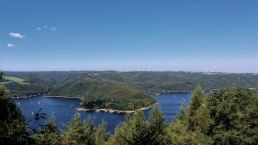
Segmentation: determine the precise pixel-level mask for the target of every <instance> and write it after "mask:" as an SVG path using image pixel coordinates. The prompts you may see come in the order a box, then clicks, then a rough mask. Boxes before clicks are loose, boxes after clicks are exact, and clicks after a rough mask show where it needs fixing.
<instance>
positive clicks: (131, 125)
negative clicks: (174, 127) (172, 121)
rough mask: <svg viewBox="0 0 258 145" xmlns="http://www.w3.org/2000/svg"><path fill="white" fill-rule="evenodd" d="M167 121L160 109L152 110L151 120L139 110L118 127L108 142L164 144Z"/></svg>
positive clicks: (127, 144) (137, 144)
mask: <svg viewBox="0 0 258 145" xmlns="http://www.w3.org/2000/svg"><path fill="white" fill-rule="evenodd" d="M164 129H165V123H164V120H163V118H162V114H161V112H160V111H159V109H157V108H154V109H153V110H152V111H151V117H150V120H145V119H144V115H143V112H142V111H137V113H136V114H135V116H134V117H132V118H129V119H128V120H127V121H126V122H124V123H122V124H121V125H120V126H119V127H117V129H116V131H115V134H114V136H112V137H111V138H110V140H109V142H108V144H110V145H143V144H144V145H162V144H166V140H165V138H164V134H165V130H164Z"/></svg>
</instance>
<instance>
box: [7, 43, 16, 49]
mask: <svg viewBox="0 0 258 145" xmlns="http://www.w3.org/2000/svg"><path fill="white" fill-rule="evenodd" d="M6 47H8V48H13V47H15V45H14V44H12V43H8V44H7V45H6Z"/></svg>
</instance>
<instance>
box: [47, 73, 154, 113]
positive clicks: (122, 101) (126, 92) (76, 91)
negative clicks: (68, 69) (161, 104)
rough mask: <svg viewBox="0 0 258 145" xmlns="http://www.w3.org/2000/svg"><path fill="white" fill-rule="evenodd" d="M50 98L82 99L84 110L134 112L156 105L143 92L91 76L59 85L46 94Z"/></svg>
mask: <svg viewBox="0 0 258 145" xmlns="http://www.w3.org/2000/svg"><path fill="white" fill-rule="evenodd" d="M48 95H52V96H72V97H80V98H82V102H81V107H83V108H86V109H94V110H95V109H103V108H105V109H113V110H123V111H129V110H136V109H139V108H143V107H147V106H151V105H153V104H155V103H156V101H155V99H154V98H153V97H150V96H148V95H147V94H146V93H145V92H144V91H143V90H141V89H138V88H135V87H132V86H129V85H127V84H125V83H121V82H116V81H112V80H106V79H102V78H98V77H92V76H77V77H73V78H70V79H69V80H66V81H64V82H63V83H59V84H58V85H57V86H56V87H55V88H54V89H53V90H52V91H50V92H49V93H48Z"/></svg>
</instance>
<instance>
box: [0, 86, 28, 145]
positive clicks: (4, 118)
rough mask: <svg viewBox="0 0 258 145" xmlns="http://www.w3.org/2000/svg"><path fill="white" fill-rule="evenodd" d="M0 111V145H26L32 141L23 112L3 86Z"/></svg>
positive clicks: (0, 89)
mask: <svg viewBox="0 0 258 145" xmlns="http://www.w3.org/2000/svg"><path fill="white" fill-rule="evenodd" d="M0 110H1V111H0V134H1V135H0V144H26V143H29V142H30V141H32V140H30V138H29V137H28V133H27V132H26V123H25V120H24V117H23V115H22V113H21V111H20V110H19V108H18V107H17V106H16V105H15V103H14V102H13V101H12V99H11V97H10V94H9V93H8V91H7V90H6V88H5V87H4V86H2V85H0Z"/></svg>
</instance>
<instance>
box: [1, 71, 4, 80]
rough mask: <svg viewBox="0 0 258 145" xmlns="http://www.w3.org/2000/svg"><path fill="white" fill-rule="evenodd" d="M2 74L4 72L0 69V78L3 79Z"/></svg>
mask: <svg viewBox="0 0 258 145" xmlns="http://www.w3.org/2000/svg"><path fill="white" fill-rule="evenodd" d="M3 76H4V72H3V71H0V80H2V79H3Z"/></svg>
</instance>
